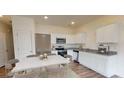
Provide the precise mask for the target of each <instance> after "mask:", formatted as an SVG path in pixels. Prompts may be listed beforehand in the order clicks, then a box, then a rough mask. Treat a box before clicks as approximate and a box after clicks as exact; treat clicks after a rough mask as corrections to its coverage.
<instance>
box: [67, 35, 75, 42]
mask: <svg viewBox="0 0 124 93" xmlns="http://www.w3.org/2000/svg"><path fill="white" fill-rule="evenodd" d="M66 43H67V44H74V43H75V35H72V34H67V35H66Z"/></svg>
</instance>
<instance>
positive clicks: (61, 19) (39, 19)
mask: <svg viewBox="0 0 124 93" xmlns="http://www.w3.org/2000/svg"><path fill="white" fill-rule="evenodd" d="M30 17H33V18H34V19H35V21H36V23H38V24H43V25H57V26H64V27H79V26H81V25H84V24H86V23H88V22H91V21H93V20H95V19H97V18H100V17H103V16H102V15H48V19H47V20H45V19H44V16H43V15H42V16H39V15H38V16H30ZM72 21H74V22H75V24H74V25H71V22H72Z"/></svg>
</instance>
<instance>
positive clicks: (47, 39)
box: [35, 33, 51, 54]
mask: <svg viewBox="0 0 124 93" xmlns="http://www.w3.org/2000/svg"><path fill="white" fill-rule="evenodd" d="M35 47H36V53H37V54H43V53H50V52H51V35H49V34H39V33H37V34H35Z"/></svg>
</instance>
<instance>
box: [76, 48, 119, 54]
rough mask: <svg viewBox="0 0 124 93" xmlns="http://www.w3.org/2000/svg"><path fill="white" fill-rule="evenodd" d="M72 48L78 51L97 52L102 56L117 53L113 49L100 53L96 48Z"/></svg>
mask: <svg viewBox="0 0 124 93" xmlns="http://www.w3.org/2000/svg"><path fill="white" fill-rule="evenodd" d="M74 50H78V51H82V52H88V53H93V54H99V55H103V56H113V55H117V52H115V51H109V52H108V53H100V52H98V50H95V49H74Z"/></svg>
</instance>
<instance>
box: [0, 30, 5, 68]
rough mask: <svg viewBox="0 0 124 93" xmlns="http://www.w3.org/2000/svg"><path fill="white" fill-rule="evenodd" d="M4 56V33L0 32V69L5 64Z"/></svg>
mask: <svg viewBox="0 0 124 93" xmlns="http://www.w3.org/2000/svg"><path fill="white" fill-rule="evenodd" d="M6 54H7V53H6V42H5V33H3V32H0V67H1V66H4V65H5V62H6V61H7V55H6Z"/></svg>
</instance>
